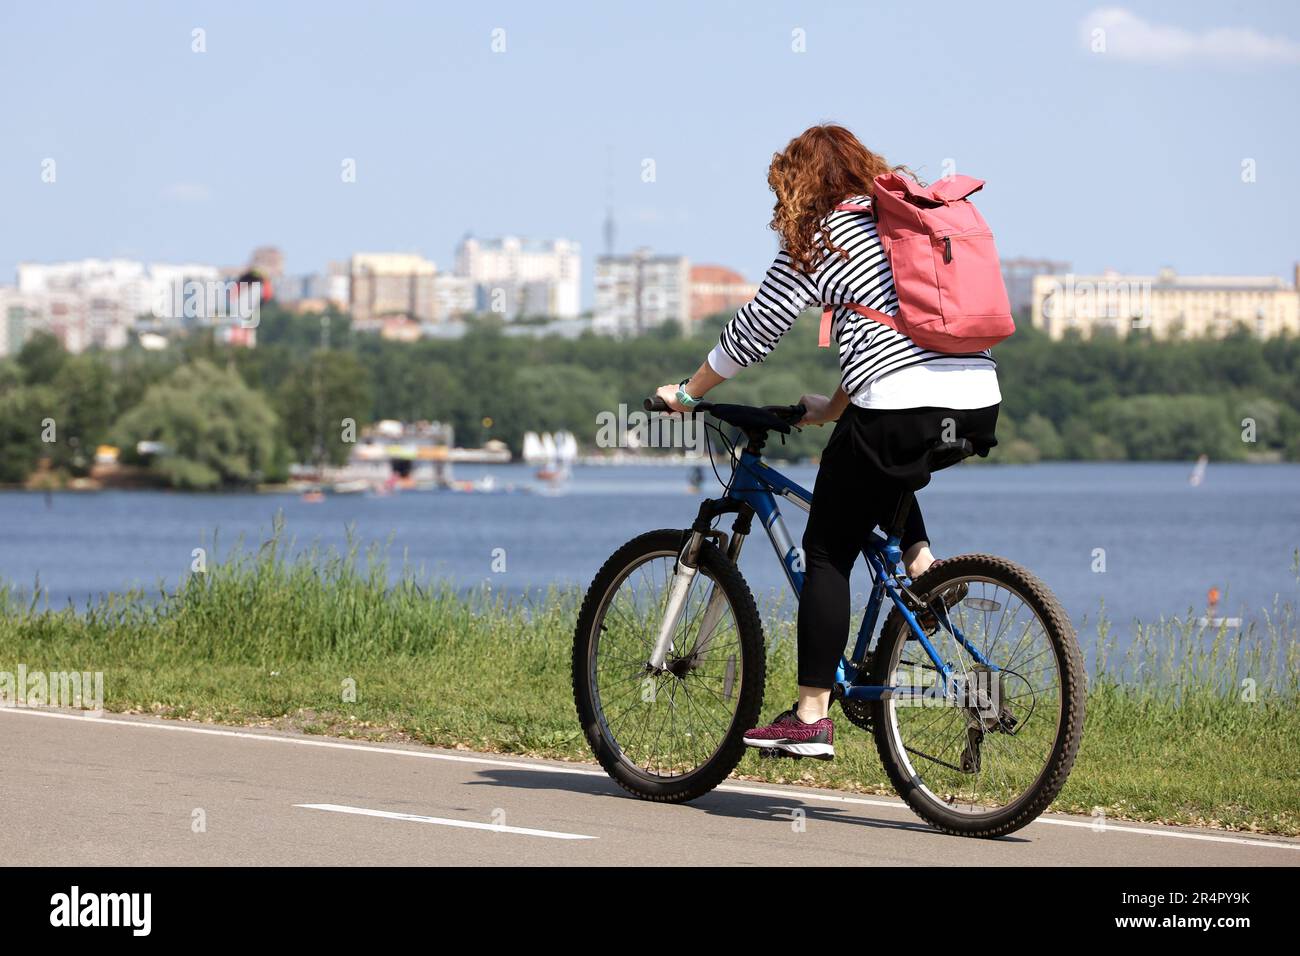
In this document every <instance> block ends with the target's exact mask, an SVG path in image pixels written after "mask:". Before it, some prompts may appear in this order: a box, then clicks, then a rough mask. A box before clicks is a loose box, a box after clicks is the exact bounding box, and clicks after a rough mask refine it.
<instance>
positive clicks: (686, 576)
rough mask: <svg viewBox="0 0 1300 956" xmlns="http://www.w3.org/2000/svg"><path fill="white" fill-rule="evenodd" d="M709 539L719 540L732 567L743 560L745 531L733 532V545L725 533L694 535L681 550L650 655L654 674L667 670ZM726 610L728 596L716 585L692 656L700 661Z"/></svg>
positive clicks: (693, 533)
mask: <svg viewBox="0 0 1300 956" xmlns="http://www.w3.org/2000/svg"><path fill="white" fill-rule="evenodd" d="M709 536H717V537H719V538H720V540H719V544H720V545H721V546H722V549H723V551H724V552H725V553H726V555H727V558H728V560H730V561H731V562H732V563H735V562H736V561H737V560H738V559H739V557H740V547H741V545H742V544H743V543H744V540H745V534H744V533H743V532H742V531H740V530H734V531H733V533H732V536H731V540H730V541H728V540H727V536H726V535H725V534H723V533H722V532H718V531H698V530H692V531H691V535H690V537H689V538H688V539H687V542H686V546H685V547H684V548H682V552H681V554H680V556H679V557H678V559H677V567H676V570H674V571H673V581H672V584H671V585H670V586H669V589H668V600H667V602H666V603H665V607H664V616H663V620H662V621H661V622H660V623H659V633H658V635H657V636H656V638H655V644H654V649H653V650H652V651H651V653H650V660H649V662H648V666H649V668H650V670H652V671H661V670H663V668H664V662H665V661H666V660H667V658H668V652H669V651H670V650H671V649H672V646H673V635H674V634H676V633H677V627H678V625H680V624H681V620H682V615H683V614H684V613H685V611H686V603H687V600H688V599H689V597H690V593H691V587H692V585H694V583H695V577H696V575H697V574H698V573H699V558H700V549H701V548H702V547H703V546H704V539H705V537H709ZM726 606H727V599H726V596H725V595H723V593H722V589H721V588H720V587H718V586H716V585H715V586H714V587H713V589H712V590H711V591H710V593H709V598H708V603H707V604H705V606H704V613H703V614H702V615H701V616H700V630H699V634H698V636H697V637H696V639H695V646H694V648H693V649H692V650H691V654H690V656H692V657H701V656H703V655H704V654H705V653H707V651H708V649H709V645H710V644H711V643H712V641H713V636H714V632H715V631H716V630H717V627H718V622H719V621H720V620H721V619H722V613H723V611H725V610H726Z"/></svg>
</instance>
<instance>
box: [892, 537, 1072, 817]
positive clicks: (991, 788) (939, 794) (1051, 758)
mask: <svg viewBox="0 0 1300 956" xmlns="http://www.w3.org/2000/svg"><path fill="white" fill-rule="evenodd" d="M963 588H964V591H963V590H962V589H963ZM912 591H913V593H915V594H916V595H918V596H919V597H921V598H922V599H923V601H924V602H925V603H926V605H927V606H928V607H929V608H930V609H931V610H932V611H934V612H935V613H936V616H937V617H942V614H941V613H940V611H941V609H942V608H943V606H944V604H951V605H952V607H951V609H950V610H949V611H948V619H949V621H950V622H951V624H952V625H953V626H955V628H956V629H957V631H958V632H960V633H961V634H962V635H963V636H964V637H965V638H966V640H967V641H968V642H969V643H970V644H971V645H973V646H974V647H975V648H977V649H978V650H979V651H980V654H981V655H982V656H983V657H984V658H985V659H986V660H988V661H989V662H990V663H991V664H993V665H994V666H995V667H996V668H997V669H996V670H991V669H989V668H986V667H984V666H983V665H981V664H980V663H979V661H978V660H977V658H976V657H975V656H974V655H973V654H972V653H971V651H970V650H969V649H968V648H967V647H965V646H963V645H962V643H961V642H960V641H959V640H958V639H957V638H956V637H955V636H954V634H953V633H952V631H951V630H950V629H949V628H948V627H946V626H944V625H939V624H938V622H937V620H935V621H934V622H933V623H932V626H935V625H937V629H936V630H935V632H934V633H933V634H927V637H928V638H929V640H930V642H931V643H932V645H933V646H934V648H935V650H936V651H937V652H938V655H939V657H940V658H941V659H942V660H943V661H944V663H945V664H946V665H947V666H948V667H949V668H950V669H951V671H952V672H953V674H954V676H955V677H956V678H957V679H958V680H959V682H960V686H961V687H963V688H965V689H966V690H965V691H963V693H962V694H961V695H960V696H959V698H958V701H957V702H955V703H954V702H953V701H952V700H945V699H944V695H943V693H942V690H943V688H942V683H943V682H942V678H941V676H940V672H939V670H938V669H937V668H936V667H935V666H934V663H933V662H932V661H931V659H930V657H929V655H928V654H927V653H926V651H925V649H924V648H923V647H922V646H921V643H920V642H919V641H918V640H916V638H915V635H914V634H913V632H912V630H911V629H910V628H909V627H908V625H907V623H906V622H905V621H904V619H903V617H902V615H900V614H899V613H898V611H897V609H895V610H894V611H892V612H891V613H890V615H889V617H888V618H887V619H886V621H885V626H884V628H883V630H882V631H881V635H880V641H879V643H878V645H877V647H876V651H875V654H874V656H873V677H872V680H871V683H873V684H880V685H888V686H895V687H911V688H918V689H920V690H921V691H923V692H922V693H912V694H910V695H907V694H899V695H897V696H895V697H894V698H893V699H890V700H886V701H880V702H877V703H876V704H875V705H874V706H873V714H872V717H873V722H874V725H875V737H876V749H877V750H878V751H879V753H880V760H881V762H882V763H883V764H884V766H885V770H886V772H887V773H888V774H889V778H890V780H891V782H892V783H893V785H894V787H895V788H896V789H897V790H898V793H899V795H900V796H901V797H903V799H905V800H906V801H907V803H908V805H909V806H911V808H912V809H913V810H914V811H915V812H916V813H917V814H918V815H919V816H921V817H922V818H923V819H925V820H926V821H928V822H929V823H931V824H933V825H934V826H936V827H938V828H939V829H941V830H944V831H946V832H949V833H955V834H960V835H963V836H980V837H996V836H1003V835H1005V834H1007V833H1011V832H1013V831H1015V830H1018V829H1020V828H1021V827H1023V826H1025V825H1026V824H1028V823H1030V822H1031V821H1033V820H1034V818H1036V817H1037V816H1038V815H1039V814H1040V813H1042V812H1043V811H1044V810H1045V809H1047V807H1048V806H1049V805H1050V804H1051V802H1052V801H1053V800H1054V799H1055V798H1056V795H1057V794H1058V793H1059V792H1060V790H1061V787H1062V786H1064V785H1065V780H1066V778H1067V777H1068V776H1069V773H1070V768H1071V767H1072V766H1073V765H1074V758H1075V754H1076V753H1077V752H1078V749H1079V741H1080V738H1081V737H1082V735H1083V717H1084V694H1085V676H1084V668H1083V655H1082V653H1081V652H1080V650H1079V644H1078V640H1077V639H1076V638H1075V634H1074V627H1073V625H1071V623H1070V619H1069V617H1068V616H1067V615H1066V614H1065V612H1064V611H1063V610H1062V608H1061V606H1060V604H1059V603H1058V602H1057V600H1056V597H1055V596H1054V595H1053V594H1052V592H1051V591H1050V590H1049V589H1048V588H1047V586H1046V585H1044V584H1043V583H1042V582H1041V581H1039V580H1038V579H1037V578H1036V577H1034V575H1032V574H1031V573H1030V572H1029V571H1027V570H1025V569H1024V568H1022V567H1020V566H1019V565H1017V564H1015V563H1013V562H1011V561H1008V560H1006V559H1004V558H997V557H993V556H991V555H986V554H967V555H962V556H960V557H957V558H951V559H947V560H944V561H943V562H941V563H939V564H937V565H936V566H935V568H934V570H933V571H932V572H926V573H925V574H923V575H922V576H921V577H920V578H918V579H917V580H916V582H915V583H914V585H913V587H912ZM944 596H946V597H947V598H948V599H947V600H946V601H942V602H941V598H942V597H944ZM980 689H983V690H984V691H986V692H987V695H988V696H983V697H981V696H979V691H980Z"/></svg>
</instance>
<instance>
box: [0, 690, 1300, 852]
mask: <svg viewBox="0 0 1300 956" xmlns="http://www.w3.org/2000/svg"><path fill="white" fill-rule="evenodd" d="M0 714H26V715H28V716H32V717H52V718H56V719H60V720H79V721H82V722H83V723H89V724H111V725H113V726H115V727H133V728H143V729H148V730H168V731H172V732H175V733H188V734H206V735H208V736H212V737H237V738H240V739H242V740H260V741H270V742H273V743H282V744H295V745H297V746H300V747H326V748H329V749H332V750H360V751H364V752H367V753H381V754H391V755H394V756H398V757H419V758H421V759H423V760H446V761H451V762H453V763H469V764H479V765H483V766H490V767H509V768H511V769H516V770H544V771H546V772H548V773H572V774H578V775H579V776H584V777H602V778H603V777H605V772H604V771H603V770H594V769H591V768H589V767H566V766H565V765H564V764H560V763H546V762H542V761H536V762H533V761H524V760H509V759H506V758H501V757H491V756H487V755H479V756H474V757H470V756H465V755H462V754H449V753H438V752H436V751H430V750H404V749H402V748H401V747H395V746H381V745H378V744H350V743H345V742H343V741H341V740H313V739H311V738H310V737H285V736H280V735H277V734H258V733H251V732H249V731H246V730H221V729H218V728H215V727H194V726H191V725H189V724H173V723H156V722H154V721H150V720H121V719H118V718H112V717H90V716H86V715H82V714H68V713H62V712H59V711H53V710H29V709H25V708H15V707H0ZM717 789H719V790H722V791H724V792H726V793H743V794H749V795H750V796H759V797H780V798H781V799H783V800H803V801H806V802H810V803H841V804H849V805H851V806H865V807H887V808H889V809H891V810H908V807H907V804H905V803H903V802H902V801H901V800H880V799H872V798H870V797H851V796H846V795H844V794H839V793H833V792H824V793H810V792H807V791H803V790H778V789H775V788H769V787H755V786H747V785H745V784H740V783H724V784H722V785H721V786H719V787H718V788H717ZM908 812H909V813H910V812H911V811H910V810H909V811H908ZM1039 824H1044V825H1046V826H1058V827H1086V828H1088V829H1090V830H1096V831H1097V832H1098V833H1128V834H1133V835H1136V836H1153V837H1168V838H1172V839H1178V840H1202V841H1205V842H1208V843H1237V844H1242V845H1244V846H1252V847H1260V848H1262V849H1269V850H1300V841H1296V842H1294V843H1281V842H1275V841H1270V840H1264V839H1256V838H1254V837H1240V836H1216V835H1213V834H1209V833H1190V832H1186V831H1184V830H1181V829H1178V828H1176V827H1169V828H1168V829H1164V828H1161V829H1154V828H1151V827H1138V826H1127V825H1123V824H1118V823H1111V822H1109V821H1108V822H1107V823H1106V824H1105V825H1104V826H1102V827H1098V826H1097V824H1096V823H1095V822H1090V821H1086V820H1068V819H1062V818H1060V817H1058V816H1041V817H1039V818H1038V819H1037V820H1035V821H1034V822H1033V823H1031V824H1030V826H1038V825H1039Z"/></svg>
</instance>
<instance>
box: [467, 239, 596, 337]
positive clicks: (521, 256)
mask: <svg viewBox="0 0 1300 956" xmlns="http://www.w3.org/2000/svg"><path fill="white" fill-rule="evenodd" d="M456 275H458V276H461V277H463V278H466V279H469V280H470V281H471V282H472V283H473V284H474V286H475V308H476V309H477V310H478V311H483V312H498V313H502V314H504V315H506V316H507V317H508V318H516V317H519V316H523V315H529V316H541V315H544V316H549V317H551V318H557V319H571V318H576V317H577V316H578V314H579V313H580V312H581V310H582V250H581V246H580V245H579V244H578V243H576V242H571V241H569V240H567V239H520V238H519V237H517V236H503V237H500V238H496V239H476V238H474V237H472V236H467V237H466V238H465V239H463V240H462V241H461V243H460V245H459V246H458V247H457V249H456Z"/></svg>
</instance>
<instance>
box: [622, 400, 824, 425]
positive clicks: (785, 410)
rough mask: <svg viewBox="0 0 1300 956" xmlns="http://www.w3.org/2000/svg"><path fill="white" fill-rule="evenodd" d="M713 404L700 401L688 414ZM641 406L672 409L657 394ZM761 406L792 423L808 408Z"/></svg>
mask: <svg viewBox="0 0 1300 956" xmlns="http://www.w3.org/2000/svg"><path fill="white" fill-rule="evenodd" d="M713 405H714V403H713V402H700V403H699V404H697V405H695V406H694V407H693V408H692V409H691V411H690V414H695V413H698V412H707V411H709V410H710V409H711V408H713ZM641 407H642V408H644V409H645V410H646V411H647V412H671V411H672V409H671V408H669V407H668V403H667V402H665V401H664V400H663V399H662V398H660V397H659V396H658V395H652V396H650V397H649V398H647V399H646V400H645V401H644V402H642V403H641ZM761 407H762V409H763V411H765V412H769V413H771V414H772V415H775V416H776V417H777V418H782V419H786V420H787V421H789V422H790V424H792V425H797V424H798V423H799V422H800V420H802V419H803V417H804V415H806V414H808V409H807V408H806V407H805V406H804V405H803V404H802V403H799V404H796V405H763V406H761Z"/></svg>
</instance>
